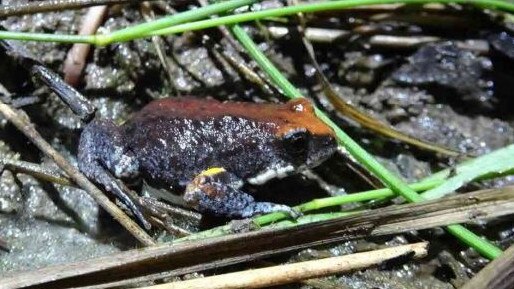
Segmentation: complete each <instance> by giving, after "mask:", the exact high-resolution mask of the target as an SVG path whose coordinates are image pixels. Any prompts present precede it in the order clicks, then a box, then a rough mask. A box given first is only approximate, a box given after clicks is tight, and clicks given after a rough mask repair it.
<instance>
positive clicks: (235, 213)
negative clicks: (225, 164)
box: [184, 168, 300, 218]
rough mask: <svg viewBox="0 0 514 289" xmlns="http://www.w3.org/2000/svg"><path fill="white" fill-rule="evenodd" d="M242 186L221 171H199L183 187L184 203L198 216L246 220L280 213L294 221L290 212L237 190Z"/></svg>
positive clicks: (291, 210) (295, 215)
mask: <svg viewBox="0 0 514 289" xmlns="http://www.w3.org/2000/svg"><path fill="white" fill-rule="evenodd" d="M242 185H243V182H242V181H241V180H240V179H239V178H238V177H236V176H235V175H233V174H231V173H230V172H227V171H226V170H225V169H223V168H211V169H208V170H205V171H203V172H202V173H200V174H199V175H198V176H196V177H195V178H194V180H193V181H192V182H191V183H189V184H188V185H187V187H186V191H185V194H184V200H185V201H186V203H187V204H188V205H189V206H191V207H193V208H195V209H197V210H198V211H200V212H207V213H210V214H213V215H217V216H224V217H230V218H249V217H252V216H254V215H257V214H266V213H272V212H284V213H287V214H289V215H290V216H292V217H293V218H296V217H298V216H299V215H300V214H299V212H297V211H295V210H294V209H293V208H291V207H289V206H286V205H280V204H274V203H269V202H256V201H255V199H254V198H253V197H252V196H250V195H249V194H247V193H245V192H243V191H241V190H240V188H241V186H242Z"/></svg>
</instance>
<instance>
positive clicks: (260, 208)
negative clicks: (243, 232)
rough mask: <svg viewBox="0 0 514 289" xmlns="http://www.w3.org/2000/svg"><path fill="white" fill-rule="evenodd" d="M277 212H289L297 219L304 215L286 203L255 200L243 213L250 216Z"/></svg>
mask: <svg viewBox="0 0 514 289" xmlns="http://www.w3.org/2000/svg"><path fill="white" fill-rule="evenodd" d="M275 212H280V213H285V214H288V215H289V216H290V217H291V218H293V219H297V218H298V217H300V216H302V213H301V212H300V211H298V210H296V209H294V208H291V207H289V206H286V205H281V204H275V203H269V202H255V203H253V204H251V205H249V206H247V207H246V208H245V210H244V211H243V213H242V215H243V217H246V218H249V217H253V216H255V215H260V214H269V213H275Z"/></svg>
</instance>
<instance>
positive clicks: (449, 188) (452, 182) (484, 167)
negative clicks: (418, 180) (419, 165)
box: [422, 144, 514, 200]
mask: <svg viewBox="0 0 514 289" xmlns="http://www.w3.org/2000/svg"><path fill="white" fill-rule="evenodd" d="M507 173H514V144H512V145H509V146H507V147H504V148H501V149H498V150H496V151H493V152H491V153H488V154H486V155H483V156H480V157H477V158H474V159H472V160H469V161H466V162H464V163H463V164H461V165H458V166H457V167H456V168H455V170H454V172H453V176H450V177H449V178H448V179H447V180H446V181H445V182H444V183H443V184H442V185H440V186H438V187H436V188H433V189H431V190H429V191H427V192H425V193H423V194H422V196H423V198H425V199H427V200H431V199H436V198H440V197H442V196H445V195H447V194H449V193H452V192H454V191H455V190H457V189H458V188H460V187H462V186H463V185H465V184H467V183H469V182H471V181H473V180H476V179H480V178H483V177H485V176H488V175H492V176H494V175H505V174H507ZM441 175H446V176H449V175H450V170H445V171H443V172H440V173H438V174H435V175H432V176H430V177H429V178H427V180H431V179H438V178H440V176H441Z"/></svg>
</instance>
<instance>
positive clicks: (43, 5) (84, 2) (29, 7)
mask: <svg viewBox="0 0 514 289" xmlns="http://www.w3.org/2000/svg"><path fill="white" fill-rule="evenodd" d="M143 1H155V0H45V1H34V2H25V1H23V2H22V3H17V4H10V5H0V18H3V17H8V16H18V15H24V14H35V13H41V12H52V11H63V10H70V9H81V8H86V7H91V6H100V5H114V4H124V3H131V2H135V3H138V2H143Z"/></svg>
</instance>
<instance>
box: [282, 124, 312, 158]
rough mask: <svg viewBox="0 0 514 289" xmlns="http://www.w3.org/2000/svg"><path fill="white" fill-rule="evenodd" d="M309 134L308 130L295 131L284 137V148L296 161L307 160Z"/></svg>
mask: <svg viewBox="0 0 514 289" xmlns="http://www.w3.org/2000/svg"><path fill="white" fill-rule="evenodd" d="M308 138H309V133H308V132H307V130H306V129H294V130H291V131H289V132H287V133H286V134H285V135H284V148H285V150H286V151H287V153H288V154H289V155H291V156H292V157H294V158H295V160H298V161H301V160H304V159H306V158H307V151H308V146H309V143H308Z"/></svg>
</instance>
